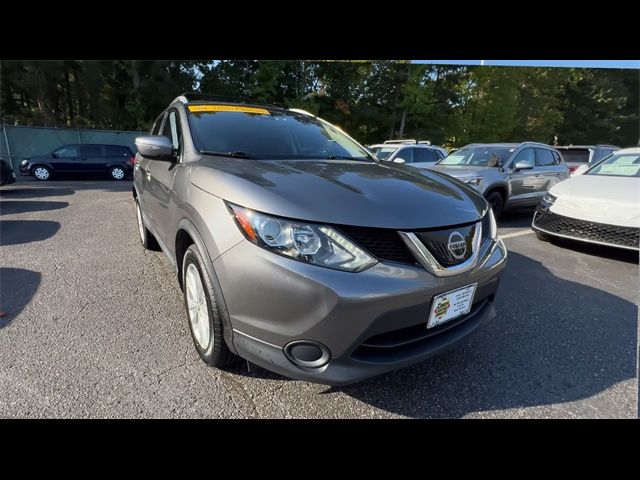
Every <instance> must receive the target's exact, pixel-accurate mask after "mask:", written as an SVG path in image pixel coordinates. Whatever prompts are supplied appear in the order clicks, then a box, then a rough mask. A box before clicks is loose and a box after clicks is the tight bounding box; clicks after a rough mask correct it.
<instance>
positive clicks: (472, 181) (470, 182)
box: [462, 177, 482, 187]
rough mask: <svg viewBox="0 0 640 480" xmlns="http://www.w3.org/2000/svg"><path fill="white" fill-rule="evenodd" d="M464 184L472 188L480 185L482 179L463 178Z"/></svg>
mask: <svg viewBox="0 0 640 480" xmlns="http://www.w3.org/2000/svg"><path fill="white" fill-rule="evenodd" d="M462 181H463V182H464V183H466V184H467V185H471V186H472V187H477V186H478V185H480V183H482V177H472V178H464V179H462Z"/></svg>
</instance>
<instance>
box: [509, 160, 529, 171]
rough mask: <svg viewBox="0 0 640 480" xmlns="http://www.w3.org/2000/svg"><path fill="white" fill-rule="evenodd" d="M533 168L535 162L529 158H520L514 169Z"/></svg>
mask: <svg viewBox="0 0 640 480" xmlns="http://www.w3.org/2000/svg"><path fill="white" fill-rule="evenodd" d="M531 169H533V164H532V163H531V162H530V161H529V160H520V161H519V162H517V163H516V166H515V167H514V170H515V171H516V172H517V171H519V170H531Z"/></svg>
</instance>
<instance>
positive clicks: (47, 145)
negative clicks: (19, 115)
mask: <svg viewBox="0 0 640 480" xmlns="http://www.w3.org/2000/svg"><path fill="white" fill-rule="evenodd" d="M144 134H145V132H125V131H117V130H89V129H71V128H47V127H22V126H16V125H2V126H0V157H3V158H6V159H9V160H11V162H12V164H13V169H14V171H16V172H17V171H18V166H19V165H20V162H21V161H22V160H24V159H25V158H31V157H35V156H37V155H46V154H47V153H51V152H52V151H54V150H55V149H56V148H58V147H61V146H62V145H67V144H70V143H75V144H78V143H81V144H87V143H102V144H106V145H126V146H128V147H129V148H131V151H132V152H134V153H136V145H135V139H136V137H139V136H140V135H144Z"/></svg>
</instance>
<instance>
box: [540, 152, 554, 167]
mask: <svg viewBox="0 0 640 480" xmlns="http://www.w3.org/2000/svg"><path fill="white" fill-rule="evenodd" d="M553 165H557V162H556V159H555V157H554V156H553V152H552V151H551V150H547V149H546V148H536V167H552V166H553Z"/></svg>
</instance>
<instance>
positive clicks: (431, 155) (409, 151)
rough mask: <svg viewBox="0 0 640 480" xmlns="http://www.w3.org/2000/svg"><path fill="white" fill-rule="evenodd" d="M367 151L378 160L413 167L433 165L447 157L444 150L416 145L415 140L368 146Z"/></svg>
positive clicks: (426, 145)
mask: <svg viewBox="0 0 640 480" xmlns="http://www.w3.org/2000/svg"><path fill="white" fill-rule="evenodd" d="M369 150H370V151H371V152H372V153H373V154H374V155H375V156H376V158H378V159H379V160H382V161H386V162H396V163H406V164H411V165H412V166H414V167H420V166H426V165H430V164H434V163H436V162H437V161H439V160H442V159H443V158H444V157H446V156H447V152H446V150H444V149H442V148H440V147H436V146H433V145H428V144H426V143H418V142H417V141H415V140H409V141H407V140H403V141H402V143H401V142H400V141H393V140H391V141H387V142H385V143H378V144H376V145H370V146H369ZM443 151H444V153H443Z"/></svg>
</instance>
